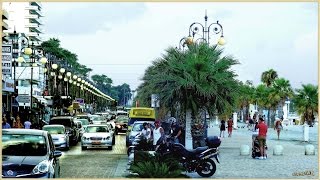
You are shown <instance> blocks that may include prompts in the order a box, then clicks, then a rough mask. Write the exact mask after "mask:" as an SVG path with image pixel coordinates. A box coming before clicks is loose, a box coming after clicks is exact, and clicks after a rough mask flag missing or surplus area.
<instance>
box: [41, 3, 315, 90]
mask: <svg viewBox="0 0 320 180" xmlns="http://www.w3.org/2000/svg"><path fill="white" fill-rule="evenodd" d="M144 6H145V11H144V12H143V14H142V15H141V16H139V17H138V18H134V19H128V20H127V21H126V23H121V24H113V23H110V22H108V21H104V20H103V19H94V21H97V23H101V22H102V24H103V26H104V28H107V30H105V29H103V28H102V29H95V33H91V34H78V35H77V34H74V35H69V34H68V35H66V34H63V33H60V32H56V33H55V34H49V35H48V36H49V37H52V36H53V37H59V39H60V40H61V44H62V46H63V47H65V48H67V49H70V50H71V51H73V52H75V53H77V54H78V56H79V60H80V63H82V64H86V65H87V66H89V67H91V68H93V69H94V71H93V72H92V74H102V73H104V74H106V75H107V76H109V77H111V78H112V79H113V81H114V84H115V85H119V84H122V83H128V84H129V85H130V86H131V87H132V89H135V88H136V87H137V86H138V85H139V83H141V82H140V81H139V80H138V79H139V78H141V77H142V75H143V73H144V70H145V68H146V67H147V66H148V65H150V64H151V61H153V60H155V59H156V58H158V57H160V56H161V54H162V53H164V52H165V51H164V50H165V49H166V48H167V47H168V46H178V43H179V40H180V39H181V38H182V37H183V36H187V35H188V30H189V29H188V28H189V26H190V24H191V23H192V22H195V21H198V22H201V23H204V18H203V17H204V11H205V10H206V9H207V11H208V16H209V19H208V21H209V23H213V22H216V21H217V20H219V22H220V23H221V24H222V25H223V27H224V35H225V37H226V39H227V41H228V43H227V44H226V46H225V47H224V49H225V54H231V55H233V56H234V57H235V58H237V59H238V60H239V61H240V62H241V65H238V66H236V67H234V69H235V70H236V72H237V73H238V74H239V79H241V80H243V81H245V80H247V79H249V80H253V82H254V83H255V84H257V83H258V82H259V81H260V75H261V73H262V72H263V71H265V70H268V68H273V69H275V70H277V71H279V72H278V74H279V75H283V77H284V78H286V79H289V80H290V81H291V82H292V84H294V85H296V84H299V83H300V81H301V80H300V78H299V76H298V75H297V73H295V72H294V71H293V70H295V69H300V71H303V72H304V74H305V77H306V78H305V79H304V80H303V82H306V83H313V84H315V83H317V76H316V74H317V66H316V64H317V58H318V57H317V39H318V36H317V27H318V26H317V20H318V19H317V13H314V11H316V10H317V9H315V8H313V7H314V6H317V4H316V3H313V4H311V3H308V4H307V5H306V3H230V2H228V3H145V4H144ZM92 10H93V9H88V12H89V11H92ZM57 11H58V10H57ZM297 12H305V13H297ZM55 13H58V12H55ZM55 13H53V12H52V11H51V12H48V13H46V15H47V16H51V18H54V16H55ZM109 13H110V14H112V13H113V12H112V11H110V12H109ZM114 20H116V19H114ZM47 23H50V22H47ZM71 30H72V29H71ZM61 31H63V29H61ZM69 31H70V30H69ZM62 34H63V35H62ZM212 42H213V41H212ZM301 57H305V58H306V59H308V60H309V61H307V62H305V61H303V60H302V59H301ZM302 62H303V63H302ZM90 64H91V65H90ZM92 64H104V65H101V66H97V65H92ZM115 64H116V65H115ZM118 64H123V65H118ZM301 64H303V65H301ZM288 67H290V68H288ZM298 82H299V83H298Z"/></svg>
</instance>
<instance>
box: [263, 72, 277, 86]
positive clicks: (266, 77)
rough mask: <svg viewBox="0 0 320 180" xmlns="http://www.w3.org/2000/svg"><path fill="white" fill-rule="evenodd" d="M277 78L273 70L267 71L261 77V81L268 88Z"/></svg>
mask: <svg viewBox="0 0 320 180" xmlns="http://www.w3.org/2000/svg"><path fill="white" fill-rule="evenodd" d="M277 78H278V73H277V72H276V71H275V70H273V69H269V70H268V71H265V72H263V73H262V75H261V81H262V82H263V83H264V84H265V85H266V86H267V87H270V86H271V85H272V82H273V81H274V80H275V79H277Z"/></svg>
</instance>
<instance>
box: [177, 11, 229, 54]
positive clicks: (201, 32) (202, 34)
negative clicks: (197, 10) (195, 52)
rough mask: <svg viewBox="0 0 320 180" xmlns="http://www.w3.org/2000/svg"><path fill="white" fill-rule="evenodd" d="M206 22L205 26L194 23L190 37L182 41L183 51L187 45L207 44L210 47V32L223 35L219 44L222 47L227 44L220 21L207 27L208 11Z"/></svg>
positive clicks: (191, 26)
mask: <svg viewBox="0 0 320 180" xmlns="http://www.w3.org/2000/svg"><path fill="white" fill-rule="evenodd" d="M204 20H205V24H204V25H202V24H201V23H198V22H194V23H192V24H191V25H190V27H189V36H188V37H184V38H182V39H181V40H180V43H179V49H181V47H182V48H184V47H185V46H186V45H191V44H193V43H198V42H200V43H201V42H202V43H207V44H208V45H209V44H210V32H213V33H214V34H221V35H220V38H219V40H218V42H217V44H219V45H221V46H222V45H224V44H225V43H226V40H225V39H224V36H223V27H222V25H221V24H220V23H219V21H217V22H215V23H211V24H210V25H207V22H208V16H207V11H206V13H205V17H204ZM196 35H197V39H195V37H196Z"/></svg>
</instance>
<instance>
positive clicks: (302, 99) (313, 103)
mask: <svg viewBox="0 0 320 180" xmlns="http://www.w3.org/2000/svg"><path fill="white" fill-rule="evenodd" d="M293 103H294V106H295V108H296V109H297V111H298V114H299V115H301V116H302V119H301V120H302V123H304V122H305V121H307V122H308V124H309V125H310V124H311V123H312V122H313V121H314V118H315V117H314V116H315V115H317V114H318V86H314V85H312V84H307V85H302V89H297V94H296V95H295V96H294V97H293Z"/></svg>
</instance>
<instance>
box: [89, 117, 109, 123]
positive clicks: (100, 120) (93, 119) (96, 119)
mask: <svg viewBox="0 0 320 180" xmlns="http://www.w3.org/2000/svg"><path fill="white" fill-rule="evenodd" d="M90 119H91V122H92V124H107V121H106V120H105V119H104V118H103V117H102V116H100V115H92V116H91V117H90Z"/></svg>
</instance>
